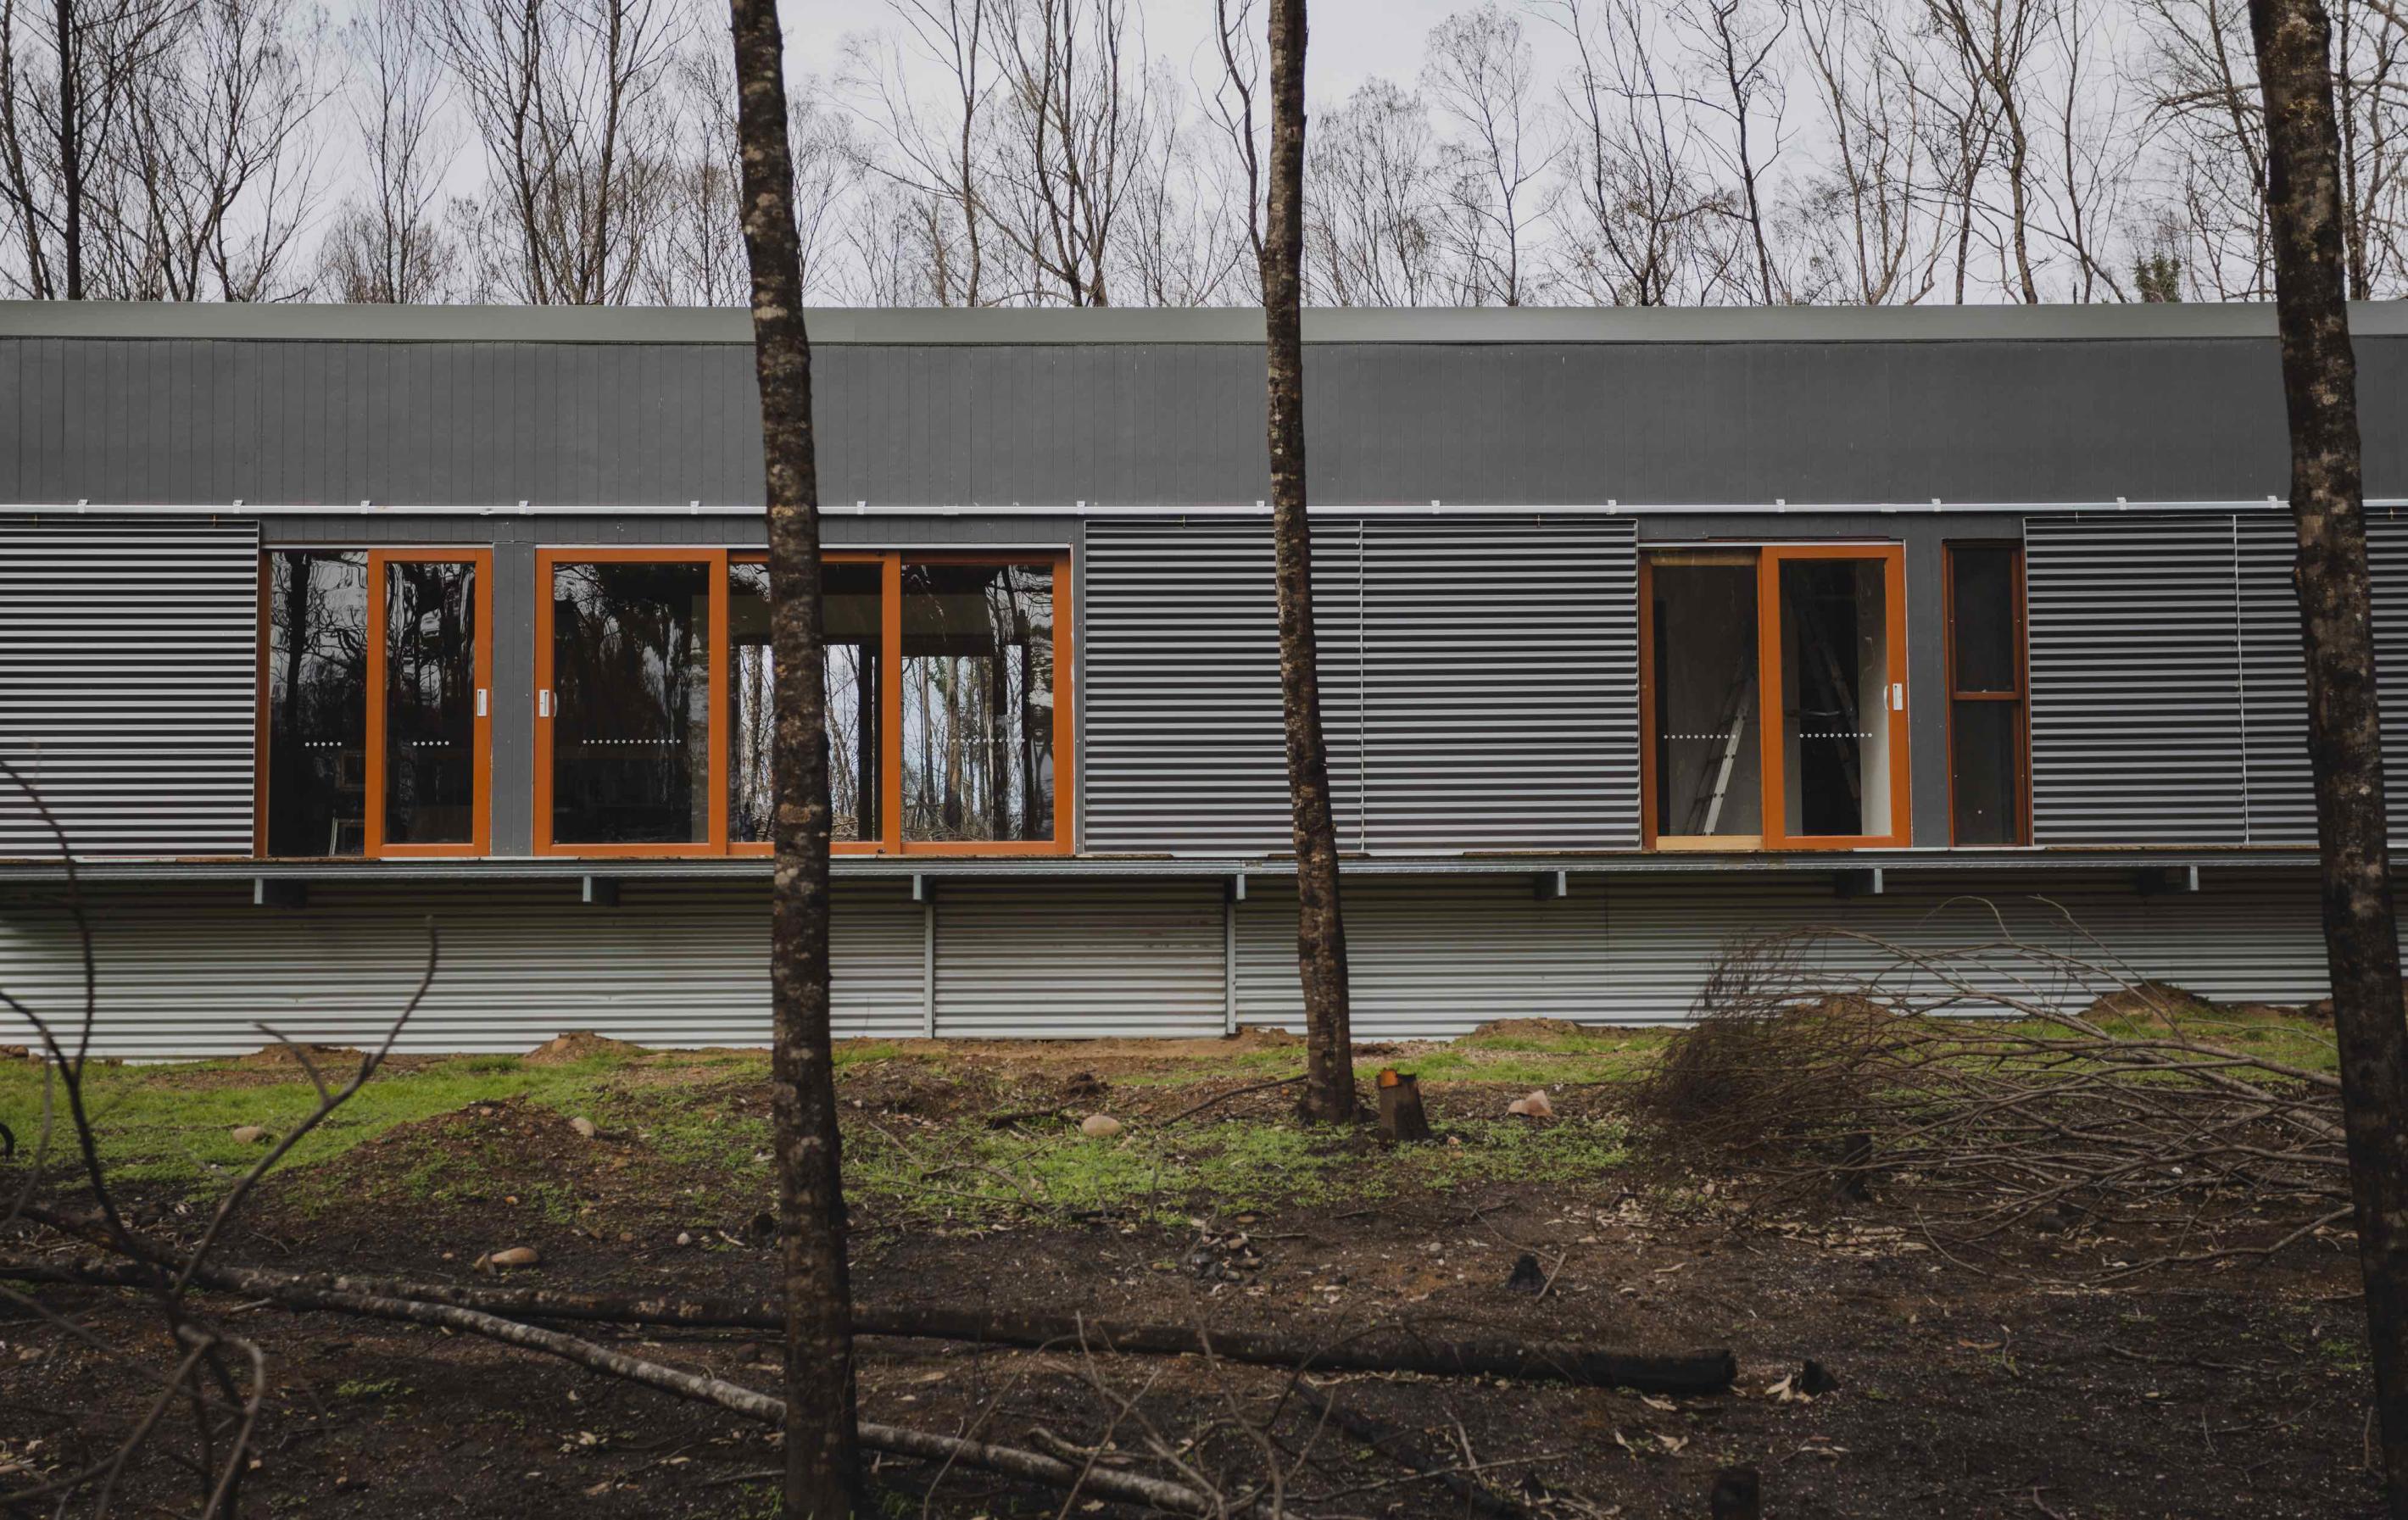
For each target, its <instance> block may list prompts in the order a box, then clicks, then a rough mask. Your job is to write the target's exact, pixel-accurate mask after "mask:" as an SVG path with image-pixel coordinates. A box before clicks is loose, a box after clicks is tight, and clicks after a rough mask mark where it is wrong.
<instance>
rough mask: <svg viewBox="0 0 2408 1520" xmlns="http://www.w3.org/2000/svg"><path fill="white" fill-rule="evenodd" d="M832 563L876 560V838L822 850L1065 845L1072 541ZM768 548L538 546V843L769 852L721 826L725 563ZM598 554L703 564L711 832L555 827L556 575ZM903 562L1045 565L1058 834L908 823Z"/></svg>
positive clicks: (999, 851) (659, 851)
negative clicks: (942, 833) (1045, 547)
mask: <svg viewBox="0 0 2408 1520" xmlns="http://www.w3.org/2000/svg"><path fill="white" fill-rule="evenodd" d="M822 559H823V562H824V564H827V565H875V566H879V567H880V576H879V593H880V595H879V609H880V616H881V620H882V628H881V636H880V643H881V646H882V647H881V650H880V658H879V661H878V722H879V730H880V732H879V747H878V749H879V765H878V771H879V774H878V778H877V785H878V824H879V829H880V837H879V838H877V839H836V840H833V841H831V843H830V845H829V851H830V853H834V854H839V855H930V856H938V855H944V856H965V855H1061V854H1068V853H1070V850H1071V839H1072V824H1073V813H1074V810H1075V804H1074V799H1075V798H1076V797H1077V796H1078V792H1077V774H1076V756H1077V748H1078V747H1077V733H1078V728H1077V720H1076V715H1075V704H1076V701H1077V694H1076V691H1075V687H1076V685H1077V682H1076V681H1075V680H1074V679H1073V676H1072V673H1073V672H1074V671H1075V670H1076V668H1077V664H1076V654H1075V651H1074V648H1073V643H1072V633H1071V625H1072V623H1073V621H1074V620H1073V618H1072V616H1071V609H1072V607H1073V605H1074V604H1073V602H1072V599H1071V584H1070V556H1069V554H1068V552H1067V551H1061V550H1050V551H1027V552H1008V551H997V552H903V551H893V550H890V551H881V552H862V551H843V550H831V551H828V552H825V553H824V554H823V556H822ZM766 562H767V553H766V552H763V551H760V550H744V549H734V550H729V549H699V550H697V549H669V548H663V549H617V548H611V549H544V550H538V552H537V553H536V576H537V591H536V630H535V684H536V691H535V693H533V694H532V695H531V700H530V707H531V709H532V710H533V711H534V714H535V853H538V854H539V855H571V856H592V857H610V856H696V855H769V854H772V853H775V851H776V846H775V845H774V844H772V843H770V842H769V841H767V840H761V841H748V840H739V839H730V838H729V829H728V809H727V798H728V782H729V767H730V761H731V757H730V753H729V745H730V742H731V738H732V736H733V734H734V733H735V726H736V725H735V723H734V721H733V719H734V714H733V712H732V710H731V698H730V681H729V679H728V678H729V671H730V669H731V655H732V650H731V648H730V639H729V629H728V612H729V603H730V595H731V589H732V588H731V586H730V584H729V577H728V566H730V565H743V564H752V565H759V564H764V563H766ZM604 563H636V564H699V565H703V566H708V567H709V569H710V588H711V596H710V695H709V702H710V741H709V753H710V766H709V778H708V780H707V782H705V784H706V785H707V786H708V787H709V788H710V798H709V803H708V807H709V819H710V825H709V838H707V839H699V840H695V841H691V842H683V841H681V842H679V843H674V844H595V843H561V842H556V841H555V840H554V839H553V838H552V829H553V821H554V814H553V807H552V801H553V799H552V782H553V768H552V767H553V754H552V741H553V727H554V717H555V713H554V712H553V711H552V710H551V704H550V702H549V701H548V698H549V697H550V695H551V694H552V691H553V689H554V688H553V684H552V678H553V659H554V646H553V628H552V620H553V596H552V590H553V585H554V575H555V571H556V569H557V567H558V566H562V565H586V564H604ZM910 565H972V566H980V565H983V566H1007V565H1011V566H1039V567H1043V568H1045V569H1048V570H1050V572H1051V584H1052V591H1053V608H1054V692H1053V697H1054V719H1053V743H1054V753H1053V759H1054V834H1053V837H1052V838H1051V839H994V840H976V841H971V840H925V839H905V838H904V834H903V814H904V795H903V710H904V688H903V657H902V650H903V595H904V584H903V581H904V576H903V572H904V568H905V566H910Z"/></svg>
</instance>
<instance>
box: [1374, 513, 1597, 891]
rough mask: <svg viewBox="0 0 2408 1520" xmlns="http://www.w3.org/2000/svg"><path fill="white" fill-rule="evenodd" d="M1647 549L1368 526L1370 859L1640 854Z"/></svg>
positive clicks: (1463, 527)
mask: <svg viewBox="0 0 2408 1520" xmlns="http://www.w3.org/2000/svg"><path fill="white" fill-rule="evenodd" d="M1637 545H1638V536H1637V529H1636V527H1635V525H1634V524H1632V523H1630V522H1628V521H1627V520H1613V519H1590V518H1558V519H1554V520H1546V519H1541V520H1537V521H1529V520H1523V521H1509V520H1505V519H1499V518H1455V519H1436V520H1421V519H1397V518H1375V519H1371V520H1369V521H1368V522H1366V523H1364V526H1363V658H1364V671H1363V719H1362V723H1363V774H1364V818H1365V820H1366V822H1367V825H1368V830H1369V832H1368V839H1367V843H1368V846H1369V849H1371V850H1373V851H1383V850H1388V851H1402V852H1412V851H1432V850H1437V851H1447V850H1515V849H1559V850H1616V849H1636V848H1638V845H1639V571H1638V547H1637Z"/></svg>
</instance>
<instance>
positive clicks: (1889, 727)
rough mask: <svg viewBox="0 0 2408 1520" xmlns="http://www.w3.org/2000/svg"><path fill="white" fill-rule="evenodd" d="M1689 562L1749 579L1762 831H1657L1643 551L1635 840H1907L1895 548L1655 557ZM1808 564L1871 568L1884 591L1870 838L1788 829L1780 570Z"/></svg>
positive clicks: (1737, 844) (1651, 603)
mask: <svg viewBox="0 0 2408 1520" xmlns="http://www.w3.org/2000/svg"><path fill="white" fill-rule="evenodd" d="M1661 553H1664V554H1666V555H1667V556H1669V557H1671V558H1674V559H1686V560H1688V561H1690V562H1692V563H1703V564H1709V565H1717V566H1725V567H1737V566H1744V565H1752V566H1753V567H1754V572H1755V579H1756V591H1755V603H1756V605H1755V612H1756V640H1755V642H1756V667H1755V679H1756V696H1755V712H1754V714H1753V716H1754V720H1755V724H1756V745H1755V746H1754V748H1755V750H1756V755H1755V759H1756V766H1757V772H1758V774H1757V782H1758V788H1759V796H1758V808H1759V810H1760V819H1761V831H1760V832H1758V833H1755V834H1674V833H1666V832H1662V831H1659V829H1658V827H1657V809H1658V788H1659V787H1660V786H1661V785H1663V784H1664V778H1663V777H1661V776H1660V775H1659V774H1658V770H1659V767H1658V764H1657V759H1656V746H1657V735H1658V733H1659V723H1660V721H1661V714H1660V712H1659V696H1660V694H1659V693H1658V692H1657V691H1656V682H1657V660H1656V650H1657V642H1658V638H1659V637H1660V634H1659V630H1658V629H1657V628H1656V588H1655V581H1656V574H1655V560H1656V554H1654V553H1651V552H1648V551H1647V550H1645V549H1644V548H1642V549H1641V553H1640V556H1639V607H1640V618H1639V705H1640V735H1641V738H1640V747H1639V753H1640V786H1641V805H1640V839H1641V847H1642V848H1644V849H1648V850H1666V851H1672V850H1700V851H1703V850H1726V851H1756V850H1851V849H1870V848H1903V847H1905V846H1907V845H1909V844H1911V843H1913V842H1914V826H1913V811H1914V809H1913V799H1912V795H1911V793H1910V791H1909V786H1910V776H1911V769H1910V766H1909V763H1908V744H1907V738H1908V734H1907V713H1906V702H1905V695H1906V688H1905V677H1906V670H1907V663H1906V549H1905V546H1904V545H1902V544H1896V543H1832V544H1762V545H1748V544H1728V545H1719V544H1718V545H1711V546H1700V547H1699V548H1697V549H1692V550H1667V551H1661ZM1816 560H1841V561H1856V562H1863V563H1871V564H1875V565H1878V566H1879V567H1880V576H1881V583H1882V587H1883V603H1884V608H1885V614H1884V615H1885V628H1884V629H1883V635H1884V638H1885V669H1886V672H1887V675H1888V677H1889V680H1888V681H1886V682H1885V686H1886V687H1887V688H1888V689H1887V690H1885V691H1884V692H1883V693H1882V698H1883V700H1882V702H1881V709H1882V717H1883V720H1884V721H1885V743H1884V744H1883V749H1884V751H1885V755H1884V762H1885V767H1886V772H1887V783H1888V799H1889V802H1888V806H1889V814H1890V827H1889V829H1888V830H1887V831H1886V832H1884V833H1879V834H1811V833H1797V834H1793V833H1790V832H1789V831H1788V830H1787V828H1786V826H1785V825H1786V815H1787V810H1786V799H1787V792H1788V787H1789V781H1790V778H1789V777H1788V776H1787V775H1786V774H1785V771H1786V765H1787V746H1786V744H1785V727H1784V723H1783V722H1782V720H1783V718H1784V716H1785V714H1784V711H1783V698H1782V693H1783V690H1784V687H1785V671H1784V667H1783V651H1782V631H1783V622H1782V612H1783V609H1782V575H1781V570H1782V566H1785V565H1790V564H1799V563H1806V562H1812V561H1816Z"/></svg>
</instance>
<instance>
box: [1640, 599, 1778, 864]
mask: <svg viewBox="0 0 2408 1520" xmlns="http://www.w3.org/2000/svg"><path fill="white" fill-rule="evenodd" d="M1650 571H1651V573H1650V575H1649V578H1648V579H1649V582H1650V585H1651V587H1652V592H1651V598H1652V600H1653V603H1654V606H1653V609H1652V611H1653V615H1654V618H1655V623H1654V629H1655V636H1654V640H1653V659H1654V671H1653V676H1654V682H1655V691H1656V732H1655V735H1654V743H1655V746H1656V833H1657V834H1658V835H1673V836H1685V837H1699V838H1703V837H1722V836H1736V837H1741V838H1746V837H1752V836H1755V835H1757V834H1760V833H1762V832H1763V829H1764V815H1763V796H1762V792H1763V782H1762V777H1761V770H1762V764H1763V762H1762V745H1761V743H1760V742H1759V734H1758V730H1757V726H1756V725H1757V723H1758V721H1759V719H1758V709H1759V704H1758V701H1757V697H1756V555H1755V554H1754V553H1753V552H1745V551H1739V552H1730V551H1703V552H1695V553H1679V552H1675V553H1670V554H1665V555H1660V556H1658V557H1657V558H1656V560H1655V561H1654V562H1653V563H1652V564H1651V566H1650Z"/></svg>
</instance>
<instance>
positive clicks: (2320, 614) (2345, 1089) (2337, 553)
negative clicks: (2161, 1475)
mask: <svg viewBox="0 0 2408 1520" xmlns="http://www.w3.org/2000/svg"><path fill="white" fill-rule="evenodd" d="M2249 27H2250V31H2251V32H2252V33H2253V34H2254V35H2255V36H2256V38H2257V65H2258V66H2257V72H2258V79H2259V82H2260V87H2261V88H2262V89H2263V91H2264V93H2265V98H2266V137H2267V149H2268V164H2267V180H2268V196H2267V201H2268V209H2269V212H2270V214H2271V220H2272V228H2273V237H2274V292H2275V301H2276V307H2277V310H2278V312H2279V314H2280V318H2281V323H2282V334H2283V393H2284V397H2285V400H2286V404H2287V407H2288V409H2289V413H2290V427H2291V513H2292V516H2293V518H2294V520H2295V521H2296V523H2297V524H2298V528H2299V538H2300V557H2299V564H2298V568H2297V571H2296V580H2297V581H2298V587H2299V594H2300V626H2301V629H2302V632H2303V635H2304V638H2305V643H2306V652H2307V665H2308V750H2309V757H2310V759H2311V760H2312V762H2313V763H2314V766H2315V787H2316V837H2317V839H2318V841H2319V845H2320V848H2321V853H2322V855H2323V867H2324V922H2325V946H2326V955H2327V959H2328V961H2329V965H2330V968H2331V973H2332V992H2333V1029H2334V1033H2335V1036H2336V1037H2337V1040H2338V1042H2339V1044H2340V1047H2341V1075H2342V1118H2343V1126H2344V1127H2345V1129H2346V1131H2347V1135H2348V1141H2349V1173H2350V1190H2351V1194H2352V1197H2353V1201H2354V1202H2355V1204H2356V1206H2357V1214H2358V1266H2359V1269H2360V1270H2361V1272H2362V1273H2363V1275H2364V1278H2365V1283H2366V1322H2367V1339H2368V1341H2370V1342H2371V1344H2372V1349H2373V1353H2374V1389H2375V1402H2376V1407H2377V1409H2378V1410H2379V1412H2380V1413H2381V1416H2382V1424H2383V1456H2384V1470H2385V1474H2386V1486H2387V1489H2388V1491H2389V1497H2390V1513H2391V1514H2392V1515H2393V1516H2394V1517H2395V1520H2408V1024H2403V1021H2402V1018H2401V986H2400V940H2399V933H2398V927H2397V923H2396V920H2395V918H2394V915H2393V907H2392V899H2391V859H2390V851H2389V847H2388V845H2387V844H2386V837H2385V823H2386V819H2385V807H2384V796H2383V729H2382V724H2381V713H2380V709H2379V706H2378V704H2377V701H2376V695H2375V669H2374V640H2373V634H2372V610H2371V606H2372V599H2371V595H2370V592H2369V587H2368V580H2367V568H2366V514H2365V510H2364V503H2363V499H2362V487H2361V480H2360V476H2359V456H2358V361H2357V358H2356V356H2355V354H2354V353H2353V352H2352V351H2351V348H2350V339H2349V308H2348V304H2347V302H2346V300H2345V299H2344V296H2343V282H2342V280H2343V274H2342V207H2341V179H2340V171H2339V163H2338V161H2339V157H2340V150H2339V139H2338V134H2337V132H2336V129H2335V125H2334V121H2333V99H2332V77H2331V73H2330V70H2329V62H2328V60H2329V47H2330V27H2329V22H2328V21H2327V19H2326V16H2325V11H2324V7H2323V5H2322V4H2321V3H2320V0H2251V4H2250V7H2249Z"/></svg>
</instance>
